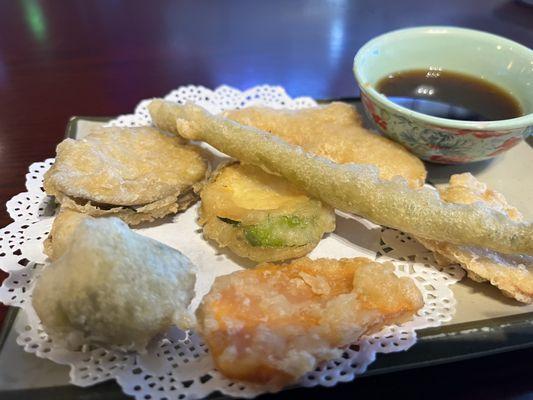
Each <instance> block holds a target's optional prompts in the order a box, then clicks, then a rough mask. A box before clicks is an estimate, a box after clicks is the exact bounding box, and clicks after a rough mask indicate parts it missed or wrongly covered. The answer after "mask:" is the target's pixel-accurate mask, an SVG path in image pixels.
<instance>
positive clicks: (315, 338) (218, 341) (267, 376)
mask: <svg viewBox="0 0 533 400" xmlns="http://www.w3.org/2000/svg"><path fill="white" fill-rule="evenodd" d="M393 268H394V267H393V266H392V264H390V263H388V264H379V263H376V262H373V261H371V260H369V259H366V258H353V259H342V260H333V259H319V260H310V259H308V258H302V259H298V260H295V261H293V262H291V263H290V264H285V265H281V266H280V265H274V264H268V263H266V264H261V265H260V266H258V267H257V268H255V269H249V270H242V271H237V272H234V273H232V274H230V275H226V276H221V277H218V278H217V279H216V280H215V283H214V284H213V287H212V288H211V291H210V292H209V293H208V294H207V295H206V296H205V297H204V299H203V301H202V304H201V305H200V307H199V309H198V311H197V320H198V326H199V330H200V332H201V334H202V335H203V338H204V339H205V340H206V342H207V345H208V346H209V350H210V352H211V354H212V356H213V358H214V360H215V364H216V366H217V368H218V370H219V371H220V372H222V373H223V374H224V375H226V376H228V377H229V378H232V379H242V380H245V381H250V382H256V383H261V384H269V385H272V386H282V385H285V384H287V383H290V382H292V381H295V380H297V379H298V378H299V377H300V376H302V375H303V374H304V373H306V372H307V371H310V370H312V369H314V368H315V367H316V366H317V365H318V363H320V362H321V361H323V360H327V359H331V358H335V357H339V356H340V355H341V354H342V351H341V350H340V349H339V347H341V346H344V345H348V344H351V343H354V342H355V341H357V339H358V338H360V337H361V336H362V335H364V334H366V333H369V332H372V331H377V330H380V329H381V328H382V327H383V326H385V325H389V324H396V323H402V322H405V321H408V320H410V319H411V318H412V317H413V315H414V314H415V313H416V312H417V311H418V310H419V309H420V308H421V307H422V306H423V299H422V295H421V294H420V292H419V290H418V289H417V288H416V286H415V284H414V282H413V281H412V280H410V279H409V278H398V277H396V275H394V273H393Z"/></svg>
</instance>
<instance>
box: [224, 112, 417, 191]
mask: <svg viewBox="0 0 533 400" xmlns="http://www.w3.org/2000/svg"><path fill="white" fill-rule="evenodd" d="M224 115H225V116H226V117H228V118H230V119H232V120H234V121H237V122H239V123H241V124H243V125H249V126H253V127H255V128H258V129H261V130H263V131H266V132H269V133H272V134H273V135H276V136H279V137H280V138H282V139H283V140H285V141H286V142H287V143H290V144H293V145H297V146H301V147H302V148H303V149H304V150H306V151H308V152H310V153H313V154H316V155H319V156H323V157H326V158H329V159H330V160H332V161H335V162H337V163H339V164H349V163H356V164H371V165H376V166H377V167H378V168H379V176H380V178H382V179H385V180H390V179H392V178H393V177H394V176H402V177H404V178H405V179H407V181H408V182H409V186H411V187H413V188H415V187H420V186H422V185H423V184H424V181H425V179H426V169H425V167H424V163H423V162H422V161H420V160H419V159H418V158H417V157H416V156H414V155H413V154H411V153H409V151H407V150H406V149H405V148H404V147H403V146H401V145H400V144H398V143H396V142H394V141H392V140H390V139H387V138H385V137H383V136H380V135H378V134H376V133H375V132H372V131H370V130H368V129H365V128H364V127H363V126H362V124H361V118H360V117H359V114H358V113H357V111H356V109H355V108H354V107H352V106H350V105H349V104H346V103H341V102H333V103H330V104H328V105H325V106H319V107H312V108H306V109H302V110H278V109H273V108H269V107H249V108H243V109H240V110H230V111H226V112H225V113H224Z"/></svg>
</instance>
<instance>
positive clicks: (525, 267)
mask: <svg viewBox="0 0 533 400" xmlns="http://www.w3.org/2000/svg"><path fill="white" fill-rule="evenodd" d="M438 189H439V192H440V194H441V197H442V199H443V200H444V201H447V202H450V203H457V204H472V203H476V202H482V203H484V204H486V205H487V207H490V208H492V209H494V210H496V211H498V212H500V213H502V214H505V215H507V216H508V217H509V218H510V219H512V220H513V221H522V215H521V214H520V212H519V211H518V210H517V209H516V208H514V207H512V206H511V205H509V204H508V203H507V201H506V200H505V198H504V197H503V196H502V195H501V194H500V193H498V192H495V191H493V190H490V189H488V188H487V186H486V185H485V184H484V183H481V182H479V181H478V180H477V179H476V178H474V177H473V176H472V175H471V174H469V173H465V174H460V175H453V176H452V177H451V178H450V183H449V184H448V185H444V186H441V187H439V188H438ZM418 240H419V241H420V242H421V243H422V244H423V245H424V246H425V247H427V248H428V249H429V250H431V251H433V252H434V253H435V255H436V256H437V257H436V258H437V261H439V262H440V263H441V264H444V265H447V264H454V263H458V264H460V265H461V266H462V267H463V268H464V269H466V270H467V273H468V276H469V277H470V278H471V279H473V280H475V281H477V282H482V281H487V280H488V281H489V282H490V283H491V284H492V285H494V286H496V287H498V288H499V289H500V290H501V291H502V292H503V293H504V294H506V295H508V296H510V297H514V298H515V299H516V300H518V301H521V302H523V303H529V304H531V303H533V257H531V256H527V255H523V254H514V255H510V254H501V253H498V252H496V251H491V250H488V249H483V248H479V247H471V246H457V245H454V244H451V243H446V242H437V241H434V240H427V239H421V238H420V239H418Z"/></svg>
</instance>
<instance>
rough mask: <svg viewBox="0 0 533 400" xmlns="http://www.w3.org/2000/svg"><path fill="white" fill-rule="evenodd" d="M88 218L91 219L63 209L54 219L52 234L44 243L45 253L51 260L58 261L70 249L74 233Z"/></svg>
mask: <svg viewBox="0 0 533 400" xmlns="http://www.w3.org/2000/svg"><path fill="white" fill-rule="evenodd" d="M86 218H91V217H90V216H88V215H86V214H82V213H79V212H76V211H73V210H69V209H61V210H60V211H59V213H58V214H57V216H56V217H55V219H54V223H53V224H52V229H51V230H50V234H49V235H48V237H47V238H46V240H45V241H44V244H43V246H44V253H45V254H46V255H47V256H48V258H50V260H57V259H58V258H59V257H61V256H62V255H63V253H65V251H66V250H67V249H68V247H69V244H70V241H71V239H72V237H73V234H74V231H75V230H76V228H77V227H78V225H79V224H80V223H81V221H83V220H84V219H86Z"/></svg>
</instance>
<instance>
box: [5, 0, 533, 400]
mask: <svg viewBox="0 0 533 400" xmlns="http://www.w3.org/2000/svg"><path fill="white" fill-rule="evenodd" d="M416 25H457V26H464V27H469V28H476V29H481V30H485V31H488V32H492V33H496V34H499V35H503V36H506V37H508V38H510V39H513V40H515V41H517V42H519V43H522V44H524V45H526V46H528V47H532V45H533V8H531V7H527V6H524V5H520V4H518V3H516V2H513V1H504V0H475V1H474V0H470V1H465V0H447V1H427V0H403V1H385V0H365V1H363V0H361V1H348V0H338V1H311V0H309V1H305V0H300V1H281V0H270V1H263V2H259V1H244V0H243V1H211V2H199V1H131V0H130V1H125V0H123V1H120V0H101V1H96V0H92V1H83V0H79V1H73V0H70V1H57V0H54V1H52V0H50V1H37V0H20V1H14V0H6V1H4V0H0V204H5V202H6V201H7V200H8V199H9V198H10V197H11V196H13V195H15V194H17V193H19V192H21V191H22V190H23V189H24V175H25V173H26V171H27V166H28V165H29V164H30V163H31V162H32V161H37V160H43V159H45V158H47V157H50V156H53V155H54V148H55V145H56V144H57V143H58V142H59V141H60V140H61V139H62V138H63V135H64V127H65V124H66V122H67V120H68V119H69V117H71V116H73V115H90V116H98V115H100V116H112V115H117V114H122V113H128V112H131V111H132V109H133V107H134V106H135V105H136V104H137V102H138V101H139V100H140V99H143V98H147V97H155V96H160V95H163V94H166V93H167V92H169V91H170V90H172V89H174V88H176V87H177V86H180V85H185V84H201V85H205V86H208V87H216V86H218V85H221V84H228V85H232V86H235V87H237V88H241V89H244V88H247V87H249V86H252V85H256V84H260V83H269V84H279V85H283V86H284V87H285V88H286V89H287V91H288V92H289V94H291V95H310V96H313V97H317V98H336V97H345V96H354V95H357V88H356V85H355V82H354V79H353V76H352V72H351V66H352V59H353V56H354V54H355V52H356V51H357V49H358V48H359V47H361V45H362V44H363V43H365V42H366V41H367V40H369V39H370V38H372V37H374V36H376V35H378V34H381V33H384V32H387V31H390V30H393V29H397V28H402V27H407V26H416ZM9 222H10V220H9V217H8V215H7V213H6V211H5V208H2V209H1V210H0V224H1V225H2V226H3V225H6V224H8V223H9ZM532 334H533V332H532ZM532 356H533V353H532V351H531V350H526V351H522V352H514V353H509V354H506V355H495V356H491V357H485V358H483V359H479V360H475V361H468V362H460V363H455V364H452V365H448V366H442V367H432V368H427V369H424V370H414V371H410V372H403V373H396V374H391V375H388V376H380V377H372V378H365V379H363V380H361V381H360V382H356V383H353V384H345V385H341V386H339V387H338V388H335V389H328V390H326V389H320V390H317V391H314V392H312V391H308V390H307V391H303V394H304V395H306V396H319V395H320V396H328V395H331V396H337V397H344V396H345V397H348V396H351V397H355V396H359V397H361V398H362V397H363V396H364V397H365V398H369V397H370V398H381V397H383V398H384V397H390V396H394V395H397V396H398V398H401V397H404V396H408V395H411V397H414V398H425V397H426V396H427V397H433V398H435V397H437V398H447V397H454V398H461V399H463V398H464V399H467V398H468V399H472V398H495V399H496V398H498V399H501V398H513V399H526V398H533V373H532V372H531V369H530V365H531V361H530V360H531V359H532ZM455 379H457V383H453V382H454V380H455ZM458 385H459V386H458ZM90 390H91V389H87V390H84V391H82V390H77V391H73V392H72V396H73V397H81V396H87V395H90V394H89V393H88V391H89V392H90ZM80 393H81V394H80ZM287 396H288V395H283V397H284V398H288V397H287ZM22 397H24V396H22Z"/></svg>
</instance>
